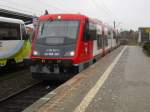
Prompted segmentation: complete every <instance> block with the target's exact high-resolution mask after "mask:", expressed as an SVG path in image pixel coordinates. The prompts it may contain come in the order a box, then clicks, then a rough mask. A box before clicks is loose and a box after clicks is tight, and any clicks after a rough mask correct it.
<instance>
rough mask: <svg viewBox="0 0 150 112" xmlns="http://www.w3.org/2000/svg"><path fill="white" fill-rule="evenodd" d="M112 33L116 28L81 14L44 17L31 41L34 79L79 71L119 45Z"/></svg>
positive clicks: (40, 20)
mask: <svg viewBox="0 0 150 112" xmlns="http://www.w3.org/2000/svg"><path fill="white" fill-rule="evenodd" d="M113 36H114V35H113V28H109V27H107V25H105V24H103V23H102V22H101V21H99V20H96V19H91V18H89V17H87V16H84V15H81V14H51V15H44V16H41V17H40V18H39V23H38V27H37V30H36V32H35V37H34V40H33V44H32V52H31V59H32V66H31V72H32V75H33V78H36V79H39V78H41V79H45V80H47V79H49V78H50V77H51V76H52V77H53V76H54V77H55V75H56V74H60V73H64V72H70V71H72V70H75V71H77V72H80V71H81V70H83V69H84V68H86V67H87V66H89V65H91V64H92V63H95V62H96V61H97V60H98V59H99V58H100V57H101V56H104V55H105V54H106V53H107V52H110V50H111V49H112V48H114V47H115V46H116V45H115V44H116V43H113V41H114V40H115V38H114V37H113Z"/></svg>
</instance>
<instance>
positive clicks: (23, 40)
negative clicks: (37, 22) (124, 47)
mask: <svg viewBox="0 0 150 112" xmlns="http://www.w3.org/2000/svg"><path fill="white" fill-rule="evenodd" d="M30 50H31V44H30V41H29V36H28V35H27V33H26V28H25V24H24V22H23V21H22V20H19V19H12V18H6V17H0V68H1V67H3V66H6V65H10V64H16V63H20V62H23V61H24V60H25V59H27V58H29V52H30Z"/></svg>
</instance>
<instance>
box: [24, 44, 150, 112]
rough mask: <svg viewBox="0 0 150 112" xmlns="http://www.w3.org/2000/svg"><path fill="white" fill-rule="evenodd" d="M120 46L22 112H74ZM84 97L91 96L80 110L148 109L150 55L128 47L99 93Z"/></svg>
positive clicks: (126, 111)
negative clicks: (85, 105)
mask: <svg viewBox="0 0 150 112" xmlns="http://www.w3.org/2000/svg"><path fill="white" fill-rule="evenodd" d="M123 49H124V47H120V48H118V49H116V50H114V51H113V52H111V53H110V54H108V55H107V56H105V57H103V58H102V59H101V60H100V61H98V62H97V63H96V64H94V65H92V66H91V67H89V68H88V69H86V70H84V71H83V72H81V73H80V74H78V75H77V76H75V77H74V78H73V79H71V80H69V81H68V82H67V83H65V84H63V85H62V86H60V87H58V88H57V89H56V90H54V91H53V92H51V93H49V94H48V95H46V96H45V97H44V98H41V99H40V100H39V101H37V102H36V103H35V104H33V105H32V106H30V107H29V108H27V109H26V110H25V111H24V112H77V107H79V106H80V105H81V102H83V103H85V104H87V102H88V100H87V102H86V98H87V97H86V96H87V94H88V93H89V91H91V89H92V88H93V87H94V86H95V84H96V83H97V81H98V80H99V79H101V77H102V76H103V74H104V73H105V72H106V70H108V68H109V67H110V65H111V64H112V63H113V62H114V60H115V59H116V57H118V54H120V52H121V51H122V50H123ZM96 89H97V88H96ZM93 94H94V93H93ZM87 99H91V100H90V102H89V103H88V105H87V107H85V108H84V109H81V110H79V112H150V58H149V57H147V56H146V55H145V54H144V53H143V51H142V48H140V47H139V46H127V48H126V49H125V51H124V52H123V54H122V55H121V57H120V58H119V60H118V61H117V63H116V64H115V66H114V67H113V69H112V70H111V71H110V74H109V75H108V78H106V80H105V81H104V83H103V84H102V86H101V88H99V89H98V92H96V94H95V95H94V97H92V95H91V98H90V96H88V98H87Z"/></svg>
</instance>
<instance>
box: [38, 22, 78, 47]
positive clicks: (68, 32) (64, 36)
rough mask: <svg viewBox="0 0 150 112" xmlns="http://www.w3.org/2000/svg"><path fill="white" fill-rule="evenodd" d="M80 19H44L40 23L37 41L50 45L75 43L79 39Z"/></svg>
mask: <svg viewBox="0 0 150 112" xmlns="http://www.w3.org/2000/svg"><path fill="white" fill-rule="evenodd" d="M78 29H79V21H73V20H66V21H64V20H61V21H59V20H55V21H50V20H48V21H42V22H40V25H39V31H38V37H37V42H38V43H42V44H48V45H56V44H73V43H75V42H76V40H77V34H78Z"/></svg>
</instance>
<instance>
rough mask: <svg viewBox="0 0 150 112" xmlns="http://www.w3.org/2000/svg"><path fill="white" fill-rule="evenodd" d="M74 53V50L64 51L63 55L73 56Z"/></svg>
mask: <svg viewBox="0 0 150 112" xmlns="http://www.w3.org/2000/svg"><path fill="white" fill-rule="evenodd" d="M74 55H75V52H74V51H71V52H66V53H65V56H74Z"/></svg>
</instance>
